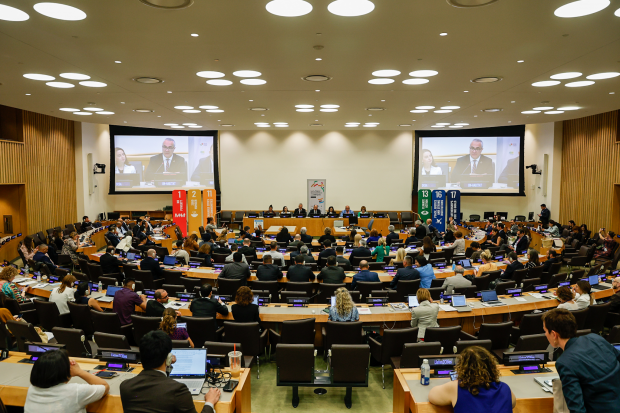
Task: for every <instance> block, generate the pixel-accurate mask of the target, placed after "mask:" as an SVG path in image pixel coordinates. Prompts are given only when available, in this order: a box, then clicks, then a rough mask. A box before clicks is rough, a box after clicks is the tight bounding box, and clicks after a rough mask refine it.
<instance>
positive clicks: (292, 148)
mask: <svg viewBox="0 0 620 413" xmlns="http://www.w3.org/2000/svg"><path fill="white" fill-rule="evenodd" d="M412 145H413V139H412V133H411V131H407V132H401V131H378V130H360V131H357V130H351V131H349V130H346V131H333V132H325V131H287V130H260V131H226V132H220V159H221V163H220V165H221V167H220V172H221V174H220V175H221V179H220V182H221V192H222V209H224V210H245V209H249V210H266V209H267V207H268V206H269V205H270V204H271V205H273V207H274V209H275V210H280V209H281V208H282V207H283V206H284V205H286V206H288V207H289V209H290V210H293V208H296V207H297V204H299V203H300V202H301V203H303V204H304V206H305V207H306V208H307V205H306V202H307V191H306V180H307V179H314V178H318V179H326V180H327V187H326V205H327V206H333V207H334V208H335V209H337V210H340V209H343V208H344V206H345V205H350V206H351V208H352V209H353V210H354V211H359V208H360V207H361V206H362V205H364V206H366V208H368V209H369V210H380V209H383V210H408V209H410V208H411V188H412V185H413V177H412V173H411V172H412V156H411V154H412V150H413V147H412Z"/></svg>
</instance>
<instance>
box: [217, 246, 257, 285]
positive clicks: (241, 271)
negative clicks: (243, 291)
mask: <svg viewBox="0 0 620 413" xmlns="http://www.w3.org/2000/svg"><path fill="white" fill-rule="evenodd" d="M242 259H243V254H242V253H240V252H235V253H234V254H233V262H231V263H230V264H226V265H225V266H224V269H223V270H222V272H221V273H220V275H219V276H218V278H227V279H232V280H243V285H244V286H245V285H247V280H248V278H250V276H251V275H252V273H251V272H250V266H249V265H248V264H246V263H244V262H241V260H242Z"/></svg>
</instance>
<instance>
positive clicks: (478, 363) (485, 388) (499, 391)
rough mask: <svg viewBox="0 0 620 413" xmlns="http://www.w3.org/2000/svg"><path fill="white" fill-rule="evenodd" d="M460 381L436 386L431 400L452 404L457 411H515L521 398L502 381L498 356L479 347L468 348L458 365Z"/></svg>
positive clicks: (494, 412) (442, 404)
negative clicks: (518, 398)
mask: <svg viewBox="0 0 620 413" xmlns="http://www.w3.org/2000/svg"><path fill="white" fill-rule="evenodd" d="M455 370H456V373H457V375H458V380H455V381H449V382H447V383H444V384H442V385H440V386H437V387H433V388H432V389H431V391H430V392H429V393H428V401H429V402H431V403H432V404H434V405H437V406H452V407H453V408H454V413H474V412H475V413H479V412H485V411H486V412H492V413H512V409H513V408H514V407H515V405H516V404H517V399H516V398H515V395H514V393H513V392H512V390H510V387H509V386H508V385H507V384H506V383H504V382H502V381H501V380H500V372H499V368H498V367H497V361H496V360H495V356H494V355H492V354H491V353H490V352H489V351H488V350H486V349H484V348H482V347H479V346H471V347H467V348H466V349H465V350H463V351H462V352H461V355H460V357H459V359H458V361H457V364H456V369H455Z"/></svg>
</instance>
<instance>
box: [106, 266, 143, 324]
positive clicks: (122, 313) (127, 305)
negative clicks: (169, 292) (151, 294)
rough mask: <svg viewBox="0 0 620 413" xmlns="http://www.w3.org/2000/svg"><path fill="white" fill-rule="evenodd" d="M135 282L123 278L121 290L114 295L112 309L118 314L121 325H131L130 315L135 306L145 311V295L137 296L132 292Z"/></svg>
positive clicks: (131, 279)
mask: <svg viewBox="0 0 620 413" xmlns="http://www.w3.org/2000/svg"><path fill="white" fill-rule="evenodd" d="M135 288H136V281H135V280H134V279H133V278H125V281H124V282H123V288H122V289H120V290H118V291H117V292H116V293H115V294H114V301H112V309H113V310H114V312H115V313H116V314H118V318H119V320H121V325H123V326H125V325H127V324H131V315H132V314H133V312H134V309H135V307H136V306H138V307H140V308H142V309H143V310H144V311H146V295H142V296H139V295H138V294H136V293H135V292H134V290H135Z"/></svg>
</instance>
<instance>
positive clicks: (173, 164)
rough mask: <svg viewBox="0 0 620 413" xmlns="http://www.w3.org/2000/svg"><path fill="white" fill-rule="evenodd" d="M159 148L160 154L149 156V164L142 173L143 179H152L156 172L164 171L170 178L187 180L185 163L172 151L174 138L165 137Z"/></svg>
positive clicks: (174, 146) (174, 147)
mask: <svg viewBox="0 0 620 413" xmlns="http://www.w3.org/2000/svg"><path fill="white" fill-rule="evenodd" d="M161 149H162V151H161V152H162V153H161V154H160V155H159V154H158V155H155V156H151V159H150V160H149V166H148V167H147V168H146V172H145V173H144V176H145V181H147V182H150V181H154V180H155V179H156V174H160V173H165V174H166V175H169V177H170V178H172V179H178V180H180V181H187V163H186V162H185V159H184V158H183V157H182V156H180V155H177V154H175V153H174V150H175V149H176V142H175V141H174V139H172V138H166V139H165V140H164V141H163V143H162V144H161ZM159 179H161V178H159Z"/></svg>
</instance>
